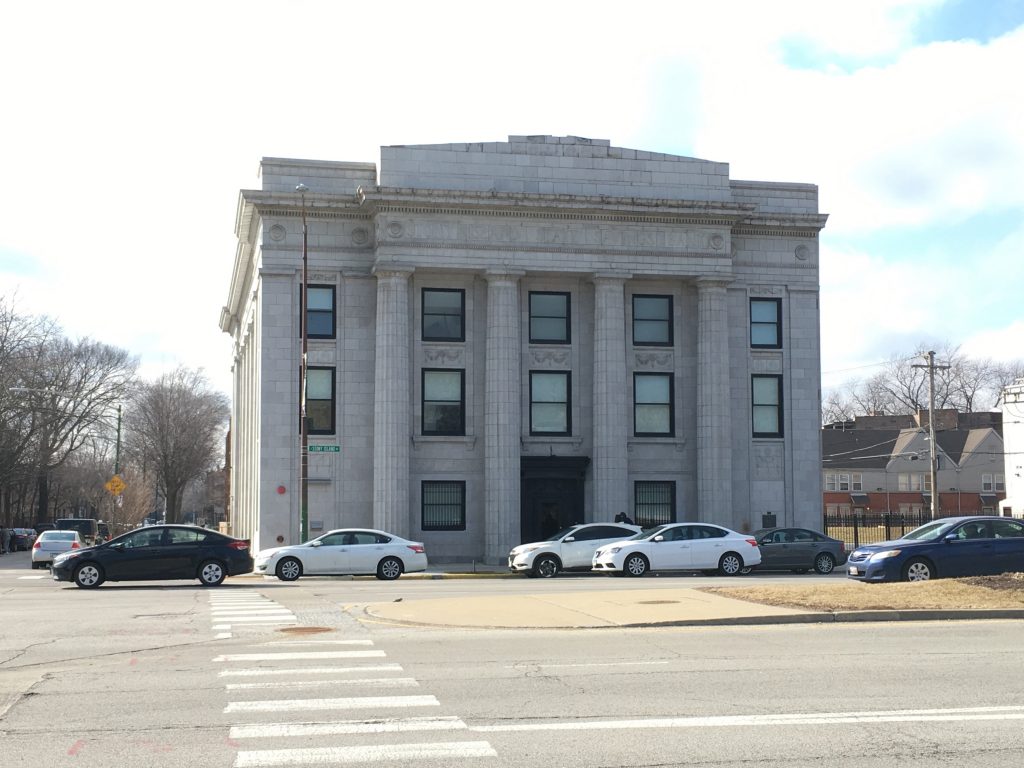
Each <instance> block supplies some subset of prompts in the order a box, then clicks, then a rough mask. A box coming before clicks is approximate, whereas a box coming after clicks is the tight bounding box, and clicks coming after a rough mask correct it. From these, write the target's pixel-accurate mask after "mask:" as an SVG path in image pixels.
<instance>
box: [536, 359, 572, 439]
mask: <svg viewBox="0 0 1024 768" xmlns="http://www.w3.org/2000/svg"><path fill="white" fill-rule="evenodd" d="M529 373H530V376H529V384H528V386H529V387H530V435H531V436H539V437H564V436H568V435H571V434H572V371H545V370H532V371H530V372H529ZM535 374H536V375H542V376H552V375H557V376H564V377H565V431H564V432H547V431H539V432H538V431H535V430H534V428H533V406H534V402H535V401H534V399H533V377H534V375H535ZM537 402H539V403H548V402H560V401H548V400H541V401H537Z"/></svg>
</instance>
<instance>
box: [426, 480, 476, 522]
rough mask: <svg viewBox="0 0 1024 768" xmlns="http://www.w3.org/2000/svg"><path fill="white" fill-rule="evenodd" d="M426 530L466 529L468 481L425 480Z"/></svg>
mask: <svg viewBox="0 0 1024 768" xmlns="http://www.w3.org/2000/svg"><path fill="white" fill-rule="evenodd" d="M421 490H422V493H421V496H422V509H421V514H422V520H421V525H420V527H421V528H422V529H423V530H424V531H464V530H466V482H465V481H464V480H424V481H423V485H422V486H421Z"/></svg>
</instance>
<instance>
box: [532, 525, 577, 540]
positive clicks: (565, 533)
mask: <svg viewBox="0 0 1024 768" xmlns="http://www.w3.org/2000/svg"><path fill="white" fill-rule="evenodd" d="M579 527H580V526H578V525H570V526H569V527H568V528H564V529H563V530H561V531H559V532H558V533H556V534H555V535H554V536H549V537H548V538H546V539H541V541H559V540H561V539H562V538H563V537H565V536H568V535H569V534H570V533H572V532H573V531H575V530H576V529H577V528H579Z"/></svg>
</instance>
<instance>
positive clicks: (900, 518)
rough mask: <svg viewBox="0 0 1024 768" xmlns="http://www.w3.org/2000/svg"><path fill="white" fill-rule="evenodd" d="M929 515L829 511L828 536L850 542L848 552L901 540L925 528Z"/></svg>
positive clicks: (826, 530)
mask: <svg viewBox="0 0 1024 768" xmlns="http://www.w3.org/2000/svg"><path fill="white" fill-rule="evenodd" d="M931 519H932V516H931V514H930V513H929V512H925V511H921V512H832V513H829V512H826V513H825V517H824V522H825V526H824V527H825V535H826V536H831V537H832V538H834V539H840V540H841V541H844V542H846V546H847V548H848V549H850V548H853V547H858V546H860V545H861V544H874V543H875V542H879V541H889V540H890V539H898V538H899V537H900V536H902V535H903V534H904V533H907V532H909V531H912V530H914V529H915V528H917V527H918V526H921V525H924V524H925V523H927V522H928V521H929V520H931Z"/></svg>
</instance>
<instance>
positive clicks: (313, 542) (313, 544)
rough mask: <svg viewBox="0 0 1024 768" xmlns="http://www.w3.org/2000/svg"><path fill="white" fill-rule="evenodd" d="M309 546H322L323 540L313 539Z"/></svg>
mask: <svg viewBox="0 0 1024 768" xmlns="http://www.w3.org/2000/svg"><path fill="white" fill-rule="evenodd" d="M309 546H311V547H319V546H322V542H319V541H311V542H309Z"/></svg>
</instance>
